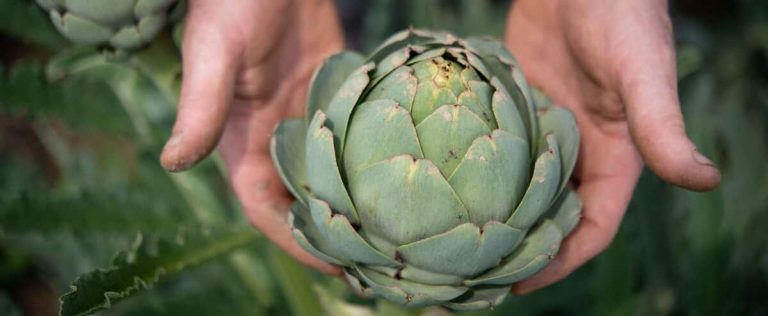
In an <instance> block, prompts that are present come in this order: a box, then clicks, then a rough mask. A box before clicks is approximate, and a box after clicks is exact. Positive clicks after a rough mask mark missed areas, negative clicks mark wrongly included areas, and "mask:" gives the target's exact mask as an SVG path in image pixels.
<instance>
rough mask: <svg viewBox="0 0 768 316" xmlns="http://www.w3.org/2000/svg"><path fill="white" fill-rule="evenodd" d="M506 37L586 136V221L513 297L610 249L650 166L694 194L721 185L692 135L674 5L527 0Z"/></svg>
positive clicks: (655, 0) (636, 0)
mask: <svg viewBox="0 0 768 316" xmlns="http://www.w3.org/2000/svg"><path fill="white" fill-rule="evenodd" d="M505 41H506V44H507V47H508V48H509V49H510V50H511V51H512V53H513V54H514V55H515V57H516V58H518V61H519V62H520V65H521V67H522V68H523V71H524V72H525V74H526V77H527V79H528V80H529V82H530V83H531V84H532V85H533V86H535V87H538V88H540V89H541V90H542V91H543V92H544V93H545V94H547V95H548V96H549V97H550V98H551V99H552V101H553V102H554V103H557V104H559V105H562V106H566V107H568V108H569V109H571V110H572V111H573V112H574V114H575V116H576V121H577V123H578V125H579V129H580V131H581V139H582V140H581V149H580V152H579V159H578V162H577V166H576V170H575V172H574V175H573V181H572V182H573V184H574V186H575V188H576V189H577V191H578V193H579V195H580V196H581V199H582V201H583V203H584V206H583V210H582V218H581V222H580V224H579V226H578V227H577V228H576V230H575V231H574V232H573V233H572V234H571V235H569V236H568V237H567V238H566V240H565V241H564V242H563V245H562V246H561V248H560V251H559V253H558V254H557V256H556V257H555V259H554V260H553V261H552V262H551V263H550V264H549V265H548V266H547V267H546V268H545V269H544V270H542V271H541V272H539V273H538V274H536V275H534V276H533V277H531V278H529V279H527V280H524V281H522V282H520V283H518V284H516V285H515V287H514V289H513V290H514V292H515V293H518V294H525V293H529V292H531V291H534V290H537V289H539V288H542V287H545V286H547V285H549V284H551V283H554V282H556V281H558V280H560V279H562V278H564V277H566V276H567V275H568V274H570V273H571V272H572V271H573V270H575V269H576V268H578V267H579V266H581V265H583V264H584V263H585V262H586V261H588V260H589V259H591V258H593V257H594V256H596V255H597V254H599V253H600V252H602V251H603V250H604V249H605V248H606V247H608V245H609V244H610V243H611V240H612V239H613V237H614V236H615V235H616V231H617V230H618V228H619V224H620V223H621V219H622V217H623V216H624V212H625V211H626V209H627V205H628V204H629V200H630V198H631V197H632V192H633V191H634V189H635V185H636V183H637V180H638V178H639V177H640V173H641V171H642V168H643V164H644V163H645V164H647V165H648V167H649V168H650V169H651V170H652V171H653V172H654V173H656V175H658V176H659V177H660V178H662V179H663V180H665V181H667V182H669V183H671V184H674V185H678V186H680V187H683V188H687V189H691V190H694V191H706V190H711V189H712V188H714V187H715V186H717V184H718V183H719V182H720V173H719V171H718V170H717V168H716V167H715V166H714V165H713V164H712V162H711V161H710V160H709V159H707V158H706V157H704V156H703V155H701V154H700V153H699V152H698V151H697V150H696V147H695V146H694V144H693V143H692V142H691V141H690V140H689V139H688V137H687V136H686V133H685V126H684V123H683V116H682V113H681V111H680V104H679V101H678V95H677V76H676V69H675V51H674V44H673V40H672V25H671V22H670V19H669V15H668V13H667V1H666V0H622V1H615V0H519V1H517V3H516V4H515V5H514V7H513V8H512V10H511V11H510V14H509V17H508V20H507V30H506V35H505Z"/></svg>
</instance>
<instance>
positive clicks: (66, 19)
mask: <svg viewBox="0 0 768 316" xmlns="http://www.w3.org/2000/svg"><path fill="white" fill-rule="evenodd" d="M35 1H36V2H37V3H38V4H39V5H40V6H42V7H43V8H45V9H46V10H48V11H49V13H50V15H51V21H53V25H54V26H56V29H58V30H59V32H60V33H61V34H62V35H64V37H66V38H67V39H69V40H70V41H72V42H74V43H77V44H84V45H100V46H109V47H111V48H113V49H116V50H132V49H136V48H139V47H141V46H143V45H145V44H147V43H149V42H150V41H151V40H152V39H153V38H155V36H156V35H157V34H158V33H159V32H160V30H162V28H163V26H164V25H165V23H166V20H167V19H168V15H169V14H170V12H171V9H172V7H173V5H174V4H175V3H176V0H120V1H94V0H35Z"/></svg>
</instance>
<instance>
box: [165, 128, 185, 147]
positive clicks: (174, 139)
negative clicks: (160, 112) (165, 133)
mask: <svg viewBox="0 0 768 316" xmlns="http://www.w3.org/2000/svg"><path fill="white" fill-rule="evenodd" d="M183 139H184V132H177V133H173V135H171V138H170V139H169V140H168V141H167V142H166V143H165V149H166V150H167V149H169V148H173V147H176V146H178V145H179V144H181V141H182V140H183Z"/></svg>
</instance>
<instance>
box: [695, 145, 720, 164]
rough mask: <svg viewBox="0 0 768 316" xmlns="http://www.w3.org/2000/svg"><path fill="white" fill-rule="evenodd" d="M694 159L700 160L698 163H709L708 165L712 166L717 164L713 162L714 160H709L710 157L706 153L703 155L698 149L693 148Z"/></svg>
mask: <svg viewBox="0 0 768 316" xmlns="http://www.w3.org/2000/svg"><path fill="white" fill-rule="evenodd" d="M693 160H696V162H698V163H700V164H702V165H707V166H712V167H714V166H715V164H714V163H713V162H712V160H709V158H707V157H705V156H704V155H702V154H701V153H700V152H699V151H698V150H696V149H694V150H693Z"/></svg>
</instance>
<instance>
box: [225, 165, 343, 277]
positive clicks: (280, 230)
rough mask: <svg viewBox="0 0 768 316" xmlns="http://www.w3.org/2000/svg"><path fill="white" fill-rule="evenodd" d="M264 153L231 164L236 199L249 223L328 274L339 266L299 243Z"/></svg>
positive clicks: (282, 191)
mask: <svg viewBox="0 0 768 316" xmlns="http://www.w3.org/2000/svg"><path fill="white" fill-rule="evenodd" d="M271 163H272V162H271V160H270V158H269V157H268V156H266V155H265V156H259V157H255V158H253V159H248V163H247V164H239V165H236V166H232V168H231V169H233V170H231V171H230V177H231V179H232V185H233V187H234V190H235V193H236V194H237V196H238V199H239V200H240V201H241V203H242V204H243V208H244V209H245V214H246V216H247V217H248V220H249V221H250V222H251V224H252V225H253V226H254V227H256V229H258V230H259V231H260V232H262V233H263V234H264V235H265V236H266V237H267V238H269V239H270V240H271V241H272V242H273V243H274V244H275V245H277V246H278V247H280V248H281V249H283V250H284V251H286V252H287V253H288V254H289V255H290V256H292V257H294V258H296V259H297V260H299V262H301V263H303V264H305V265H307V266H309V267H312V268H314V269H317V270H319V271H321V272H323V273H326V274H330V275H340V274H341V269H340V268H339V267H337V266H334V265H331V264H329V263H326V262H324V261H322V260H320V259H317V258H315V257H314V256H312V255H310V254H309V253H307V252H306V251H304V249H303V248H302V247H301V246H299V244H298V243H297V242H296V240H295V239H294V238H293V234H292V233H291V228H290V224H289V223H288V209H289V207H290V204H291V202H292V199H291V198H289V197H288V195H287V192H286V191H285V189H284V188H283V187H282V185H280V183H279V180H278V175H277V173H276V172H275V170H274V168H272V167H271Z"/></svg>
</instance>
